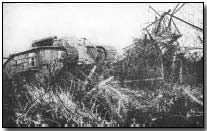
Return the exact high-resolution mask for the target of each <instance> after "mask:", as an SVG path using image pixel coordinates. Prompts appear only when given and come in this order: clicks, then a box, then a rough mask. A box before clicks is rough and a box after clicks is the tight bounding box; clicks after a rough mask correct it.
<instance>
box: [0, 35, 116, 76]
mask: <svg viewBox="0 0 207 131" xmlns="http://www.w3.org/2000/svg"><path fill="white" fill-rule="evenodd" d="M116 54H117V53H116V50H115V48H114V47H111V46H98V45H92V44H91V45H85V44H83V43H80V42H76V43H74V42H73V43H72V42H70V41H69V40H68V39H66V38H57V37H56V36H52V37H47V38H43V39H39V40H35V41H33V42H32V44H31V49H29V50H26V51H23V52H19V53H16V54H12V55H10V56H9V58H8V59H7V61H6V62H5V63H4V65H3V69H4V74H6V75H7V76H8V77H9V78H13V77H16V76H17V75H21V74H25V73H33V72H43V73H44V74H48V73H51V72H58V71H59V70H60V69H62V68H63V67H65V66H67V67H69V68H70V67H71V66H75V65H90V64H100V63H108V62H113V61H114V58H115V55H116Z"/></svg>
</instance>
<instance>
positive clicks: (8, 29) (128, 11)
mask: <svg viewBox="0 0 207 131" xmlns="http://www.w3.org/2000/svg"><path fill="white" fill-rule="evenodd" d="M149 5H152V7H153V8H155V9H156V10H159V11H166V10H168V9H173V8H174V7H175V6H176V3H172V4H166V3H165V4H147V3H137V4H134V3H133V4H126V3H124V4H117V3H116V4H112V3H111V4H109V3H106V4H103V3H100V4H97V3H92V4H89V3H87V4H84V3H82V4H75V3H74V4H71V3H68V4H60V3H59V4H20V3H18V4H4V8H3V13H4V14H3V16H4V17H3V29H4V30H3V51H4V53H3V55H4V56H8V54H12V53H15V52H19V51H24V50H26V49H28V48H29V47H30V45H31V42H32V41H33V40H35V39H40V38H43V37H48V36H54V35H56V36H75V37H79V38H81V37H86V38H88V39H89V40H90V41H92V42H95V43H101V44H105V45H112V46H115V47H116V48H117V49H121V48H123V47H125V46H127V45H129V44H131V43H132V38H133V37H141V36H142V28H143V27H144V26H146V25H147V23H148V22H152V21H153V20H154V16H155V14H154V12H153V11H152V10H150V9H149ZM199 6H200V7H201V8H202V4H200V5H199ZM195 9H196V10H198V9H199V8H198V7H197V8H195ZM191 11H192V10H191ZM197 13H199V12H198V11H197ZM181 14H182V10H181ZM197 15H199V14H196V16H197ZM200 15H201V16H200ZM200 15H199V16H198V17H199V18H200V17H201V18H202V14H200ZM152 17H153V18H152ZM197 22H198V23H199V22H200V21H197ZM194 23H196V21H195V22H194ZM201 26H202V23H201Z"/></svg>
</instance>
